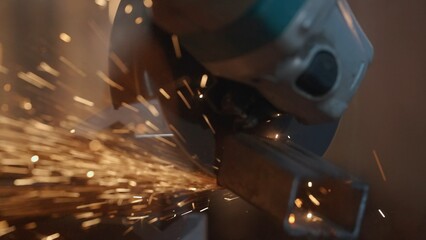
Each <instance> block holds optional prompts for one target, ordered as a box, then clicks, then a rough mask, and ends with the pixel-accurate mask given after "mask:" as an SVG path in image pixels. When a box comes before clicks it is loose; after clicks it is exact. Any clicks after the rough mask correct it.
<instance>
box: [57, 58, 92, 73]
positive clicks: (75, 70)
mask: <svg viewBox="0 0 426 240" xmlns="http://www.w3.org/2000/svg"><path fill="white" fill-rule="evenodd" d="M59 61H61V62H62V63H64V64H65V65H67V66H68V67H69V68H71V70H73V71H74V72H76V73H77V74H78V75H80V76H82V77H86V76H87V75H86V73H85V72H83V71H82V70H81V69H80V68H78V67H77V66H76V65H75V64H74V63H72V62H71V61H70V60H68V59H67V58H65V57H64V56H60V57H59Z"/></svg>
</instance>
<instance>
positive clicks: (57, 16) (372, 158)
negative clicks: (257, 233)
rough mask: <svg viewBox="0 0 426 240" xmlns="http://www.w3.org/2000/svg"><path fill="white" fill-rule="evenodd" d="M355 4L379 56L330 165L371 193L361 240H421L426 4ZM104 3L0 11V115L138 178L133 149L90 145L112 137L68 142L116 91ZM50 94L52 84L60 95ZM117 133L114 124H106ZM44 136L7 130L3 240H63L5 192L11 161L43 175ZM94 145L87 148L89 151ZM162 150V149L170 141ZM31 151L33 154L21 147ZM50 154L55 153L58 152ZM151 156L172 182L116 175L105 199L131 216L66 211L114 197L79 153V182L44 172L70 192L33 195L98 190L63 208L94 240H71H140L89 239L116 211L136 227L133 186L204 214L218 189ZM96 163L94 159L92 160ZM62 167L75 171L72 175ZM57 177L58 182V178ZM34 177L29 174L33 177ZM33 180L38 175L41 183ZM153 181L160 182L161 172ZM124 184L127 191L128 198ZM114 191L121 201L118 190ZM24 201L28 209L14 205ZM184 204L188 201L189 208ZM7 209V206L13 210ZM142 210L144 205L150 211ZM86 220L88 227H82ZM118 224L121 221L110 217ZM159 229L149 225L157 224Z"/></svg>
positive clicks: (49, 2) (4, 2)
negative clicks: (100, 196)
mask: <svg viewBox="0 0 426 240" xmlns="http://www.w3.org/2000/svg"><path fill="white" fill-rule="evenodd" d="M349 3H350V5H351V7H352V9H353V11H354V13H355V15H356V17H357V19H358V21H359V22H360V24H361V26H362V27H363V29H364V31H365V32H366V34H367V35H368V37H369V39H370V40H371V42H372V43H373V45H374V48H375V57H374V61H373V64H372V66H371V67H370V68H369V70H368V72H367V76H366V78H365V79H364V81H363V83H362V85H361V87H360V89H359V91H358V93H357V95H356V96H355V98H354V99H353V101H352V103H351V106H350V108H349V109H348V111H347V112H346V114H345V115H344V117H343V119H342V120H341V122H340V125H339V128H338V131H337V133H336V136H335V138H334V140H333V142H332V144H331V145H330V147H329V149H328V151H327V152H326V154H325V158H326V159H328V160H330V161H332V162H333V163H335V164H336V165H338V166H340V167H342V168H343V169H345V170H347V171H348V172H350V173H352V174H353V175H355V176H358V177H360V178H361V179H363V180H364V181H365V182H367V183H369V184H370V187H371V191H370V199H369V202H368V205H367V211H366V216H365V221H364V223H363V226H362V230H361V236H360V239H424V238H426V233H425V231H424V230H423V229H422V227H423V226H426V207H425V205H424V203H425V202H426V190H425V189H426V188H425V187H424V186H423V184H424V183H425V180H426V175H425V174H424V171H425V169H426V162H425V161H424V158H425V155H426V148H425V147H424V145H425V144H426V139H425V137H426V125H425V122H426V107H425V106H423V105H424V103H426V95H425V94H424V90H425V89H426V81H425V80H426V45H425V44H424V43H426V31H425V30H424V25H425V24H426V1H423V0H407V1H404V2H402V1H397V0H376V1H367V0H356V1H355V0H350V1H349ZM108 4H110V3H109V2H108V1H105V0H94V1H86V0H79V1H75V0H74V1H54V0H37V1H25V0H1V1H0V107H1V110H0V111H1V116H2V118H1V125H0V127H1V129H0V130H5V129H6V127H5V126H8V127H12V129H20V128H22V129H25V126H28V125H30V124H33V123H34V122H31V119H33V120H34V121H37V122H40V123H44V124H47V125H49V126H55V129H56V127H57V128H58V129H60V131H59V132H60V134H58V135H57V136H55V137H57V138H66V139H69V142H66V143H61V144H62V145H64V146H67V147H68V148H64V149H65V150H64V151H66V152H67V153H70V151H69V148H72V146H75V145H76V144H77V146H78V144H81V145H84V146H86V145H88V146H89V150H90V151H92V152H97V153H96V154H93V156H91V157H93V159H97V157H99V156H103V155H105V154H111V155H112V156H115V155H116V156H118V157H117V158H120V159H127V158H128V159H129V160H128V162H117V163H116V165H114V166H118V165H123V164H127V165H128V164H130V165H132V164H134V165H135V168H138V167H141V166H139V165H138V164H139V163H133V162H132V160H131V158H132V157H134V156H135V155H132V154H138V153H136V152H137V151H136V150H135V149H137V147H135V148H134V149H131V150H127V149H126V151H123V150H120V149H119V147H120V146H122V145H126V144H125V143H126V142H124V143H123V144H122V145H120V144H118V147H117V148H113V147H108V146H102V147H103V148H102V150H99V145H97V144H98V142H96V141H95V140H97V139H102V140H105V139H107V140H105V141H110V142H119V139H116V138H113V137H111V136H110V135H108V134H107V133H105V134H106V136H99V135H98V134H96V136H93V133H92V132H90V131H88V132H86V134H85V135H84V138H85V140H81V139H79V138H78V137H70V136H69V134H74V133H73V130H74V131H75V129H76V128H74V126H76V124H77V123H79V122H81V121H85V120H90V119H91V117H92V116H94V115H95V116H96V115H101V114H103V113H105V112H108V110H109V109H110V108H111V102H110V99H109V86H108V84H111V83H108V79H107V78H105V74H107V72H108V66H107V65H108V61H109V60H110V59H114V56H111V55H110V54H109V35H110V31H111V21H110V18H109V13H108ZM128 11H129V14H131V13H132V12H133V13H136V12H137V10H136V9H129V10H128ZM135 24H143V20H140V19H139V20H138V19H137V16H136V15H135ZM49 83H53V85H52V84H49ZM106 83H107V84H106ZM128 110H129V111H131V110H132V109H128ZM70 116H72V117H70ZM16 119H21V120H19V121H18V120H16ZM76 119H78V120H76ZM111 121H112V120H111ZM111 123H113V122H108V123H105V124H107V125H109V124H111ZM73 124H74V125H73ZM77 125H78V124H77ZM148 125H149V124H148ZM145 127H146V126H145ZM151 127H152V126H151ZM142 128H143V126H142ZM41 129H43V126H41ZM38 130H40V129H35V130H31V129H30V130H28V131H30V132H31V133H33V134H34V136H35V137H37V138H36V139H35V140H31V139H30V138H28V139H25V136H29V135H28V134H27V133H28V132H25V131H20V130H19V131H18V130H15V131H8V132H7V131H3V132H2V135H1V138H2V139H0V144H1V145H0V152H1V151H4V152H6V151H8V152H13V153H15V154H16V155H6V154H3V155H1V156H2V159H0V160H1V161H2V166H1V168H0V200H1V201H2V202H1V203H0V206H1V207H2V208H1V210H0V237H4V238H5V239H30V238H31V239H32V238H34V239H43V238H44V239H56V238H63V237H64V235H63V234H62V235H60V236H58V235H55V233H54V232H49V229H52V225H49V224H45V225H44V228H43V224H42V223H41V222H43V221H44V219H45V217H43V218H42V219H38V220H37V221H38V222H37V221H35V222H33V221H31V222H28V221H27V222H25V221H23V220H16V219H21V218H22V217H25V216H40V213H34V212H32V211H30V210H28V211H26V210H25V209H26V206H27V207H28V208H29V209H31V208H33V207H34V204H31V203H30V202H29V201H27V199H31V198H30V197H28V196H27V197H25V194H28V191H27V192H25V193H22V194H23V195H21V193H20V192H19V193H17V192H15V188H14V187H10V186H13V184H12V183H14V184H15V185H19V184H23V185H25V183H26V182H25V181H18V182H16V181H15V180H16V179H26V178H22V175H25V174H26V172H25V171H24V170H23V169H22V168H20V167H17V166H12V167H11V166H10V165H8V164H7V160H8V159H9V160H10V159H13V158H17V159H21V158H25V159H31V162H32V163H34V164H37V162H38V158H42V157H43V156H42V155H41V154H38V155H37V158H34V159H33V158H32V157H34V156H36V155H34V151H39V152H40V151H42V150H43V149H46V147H50V148H52V146H55V145H54V144H53V143H52V144H53V145H49V144H48V143H44V145H43V144H41V145H42V146H41V149H42V150H40V148H39V149H31V148H30V145H31V144H32V143H34V142H33V141H35V142H40V141H41V140H42V139H47V138H46V136H47V135H43V134H42V133H39V132H38ZM43 131H46V130H45V129H44V130H43ZM11 135H14V136H20V137H16V138H14V140H13V141H15V142H14V143H15V145H18V146H11V145H10V144H8V143H10V142H11V140H10V139H9V137H10V136H11ZM87 139H88V140H87ZM124 141H125V140H124ZM90 143H92V144H91V145H90ZM67 144H68V145H67ZM143 144H152V143H149V142H148V143H143ZM157 144H158V143H157ZM161 144H163V145H164V142H163V143H161ZM27 145H28V147H22V146H27ZM104 145H105V144H104ZM166 145H167V143H166ZM149 146H151V145H149ZM43 147H44V148H43ZM5 150H6V151H5ZM160 150H161V149H160ZM49 151H50V150H49ZM51 151H53V150H52V149H51ZM129 152H130V154H129ZM114 154H115V155H114ZM126 154H127V155H126ZM149 154H150V153H147V154H146V155H145V157H146V156H149V159H150V161H152V162H150V163H151V164H152V165H151V166H152V169H153V170H152V171H158V172H161V171H163V172H161V173H164V174H163V176H164V175H166V176H169V178H165V179H163V178H161V179H156V177H155V176H156V175H155V174H153V175H149V176H147V175H144V176H145V177H141V176H139V175H137V174H135V175H134V176H129V175H126V173H125V172H126V171H128V169H121V170H120V169H119V170H113V173H111V176H116V178H118V179H125V180H124V183H121V182H114V183H113V189H115V192H114V193H111V195H112V196H113V197H111V196H109V197H108V198H106V200H108V201H115V202H114V204H116V203H117V202H118V201H124V202H125V203H126V201H127V202H128V205H126V204H124V205H123V206H125V207H124V210H123V209H121V208H120V209H117V208H110V209H104V208H100V209H99V208H96V207H95V208H91V210H90V211H78V212H76V211H74V210H70V209H75V207H76V206H84V204H88V203H93V198H92V197H91V196H92V195H91V194H93V193H96V194H97V193H104V191H107V190H110V188H111V186H109V187H107V188H104V187H105V185H102V183H103V182H102V181H105V179H108V178H107V177H105V176H107V175H108V174H109V173H107V170H108V169H103V170H102V171H103V172H102V171H101V170H94V168H99V165H100V163H101V162H99V161H92V160H90V161H92V162H91V163H95V166H94V167H93V165H88V166H87V165H84V164H87V163H88V162H90V161H89V160H87V156H86V158H85V157H84V156H81V154H80V155H78V153H75V152H74V153H71V155H73V157H75V156H76V155H77V156H79V158H80V162H78V163H77V164H79V165H78V166H74V167H75V168H76V169H77V168H78V169H82V170H81V172H78V171H75V172H73V174H72V176H68V175H66V173H64V172H60V171H59V170H52V169H50V168H49V166H46V167H45V168H42V169H44V170H49V171H50V172H49V176H50V177H55V176H56V175H57V176H62V177H63V176H68V178H66V179H65V180H64V182H61V181H62V180H63V179H62V180H61V179H59V180H58V179H53V180H55V181H58V182H53V183H52V182H49V181H53V180H52V178H49V181H47V182H46V181H43V180H45V179H39V180H40V181H39V182H40V183H39V184H42V187H41V190H40V189H39V190H38V192H36V193H35V194H40V193H43V194H47V195H49V194H53V195H54V196H56V197H58V195H57V194H59V196H62V197H63V195H67V194H68V195H67V196H68V197H69V196H70V193H72V192H74V193H75V191H80V190H81V189H79V190H75V188H66V187H64V186H85V187H87V186H90V187H94V188H93V189H92V188H91V189H86V190H85V191H86V193H87V195H84V196H82V195H81V196H80V195H79V196H78V197H77V198H78V199H79V200H78V201H76V202H74V203H72V204H70V205H66V206H65V205H62V206H63V208H60V209H56V210H58V211H61V212H65V213H68V214H69V215H73V216H74V215H75V214H80V215H79V216H80V217H81V218H80V219H81V222H79V223H78V224H77V225H78V229H80V224H82V223H84V222H86V224H85V226H86V227H87V229H88V230H87V231H88V232H89V233H87V234H88V235H87V234H86V235H84V234H83V233H79V232H77V231H76V232H69V233H68V234H69V235H67V236H74V239H83V238H88V236H89V237H90V238H91V239H96V237H98V238H99V239H102V237H104V238H103V239H105V236H104V235H100V233H101V232H103V233H104V234H105V232H108V233H109V234H110V235H108V236H110V237H111V238H113V236H114V238H116V239H120V238H124V237H129V238H132V239H138V238H139V237H138V235H137V234H133V233H132V234H133V235H131V236H129V235H123V234H122V233H123V232H125V231H128V229H129V228H130V227H129V226H131V225H125V227H123V226H121V225H120V224H121V222H120V224H118V225H120V226H119V227H117V228H116V229H115V228H114V227H111V226H117V224H115V225H114V224H111V225H107V227H105V225H103V226H100V227H98V229H97V230H96V231H95V232H91V231H94V230H91V229H90V227H91V226H94V225H96V224H97V223H99V222H97V221H93V220H96V219H98V218H96V216H97V214H101V215H102V216H104V215H105V216H111V215H120V214H117V212H118V213H123V216H126V217H131V216H130V215H126V214H130V212H131V211H127V210H129V209H132V208H133V206H135V205H136V206H139V207H140V208H143V207H141V206H140V205H141V202H133V201H135V200H138V199H137V198H134V195H135V194H133V195H132V194H130V195H129V196H125V197H123V195H120V194H123V192H122V191H124V192H126V191H127V190H123V189H128V188H127V187H128V186H131V187H133V186H132V185H135V184H136V183H137V185H138V186H139V184H141V182H144V184H145V185H143V186H151V189H153V190H155V191H158V192H159V193H170V192H173V193H176V192H177V193H179V194H180V195H179V194H178V196H173V197H169V198H171V200H170V199H169V200H170V202H182V201H184V203H185V204H184V205H186V204H188V203H189V205H192V204H191V203H193V202H196V204H197V206H196V207H194V206H192V207H190V208H188V209H186V208H185V209H181V210H179V211H180V213H181V214H182V213H186V212H188V211H189V209H192V210H194V211H195V210H196V211H198V212H200V211H201V210H203V209H204V208H205V207H206V205H205V203H203V201H204V200H203V197H202V196H201V197H199V195H200V194H201V195H202V194H203V192H204V191H211V190H214V189H216V186H215V184H214V179H210V178H208V177H205V176H202V175H200V174H199V173H197V172H196V171H195V170H194V169H193V166H188V165H190V164H185V163H176V164H177V165H179V166H180V168H179V171H178V170H176V171H178V172H175V173H173V174H174V175H173V174H170V171H169V170H167V169H166V170H164V169H165V168H167V166H169V164H165V163H164V162H162V161H160V160H158V159H153V158H152V156H151V155H149ZM89 155H90V154H89ZM123 156H124V158H123ZM169 156H171V157H170V158H172V159H174V158H176V159H178V157H179V156H178V153H173V152H170V153H169ZM91 157H90V156H89V158H91ZM126 157H127V158H126ZM170 158H169V159H170ZM33 160H34V161H33ZM58 161H61V164H62V163H64V162H63V161H62V160H58ZM176 162H179V161H176ZM40 163H41V162H40ZM25 164H27V163H25ZM182 164H183V165H182ZM181 165H182V166H181ZM63 166H65V167H66V168H70V166H68V165H63ZM81 166H84V167H81ZM107 166H109V167H111V166H112V165H107ZM143 167H146V166H143ZM169 167H170V166H169ZM117 168H118V167H117ZM55 171H56V172H57V171H59V173H56V172H55ZM166 173H167V174H170V175H167V174H166ZM32 174H33V175H34V173H32ZM38 174H41V175H42V176H43V173H41V172H38ZM102 174H105V175H102ZM114 174H115V175H114ZM185 174H186V177H183V178H182V180H181V182H179V184H177V185H172V184H169V185H167V183H164V182H167V181H168V180H171V178H173V179H176V176H183V175H185ZM158 175H159V173H157V176H158ZM111 176H110V177H111ZM117 176H118V177H117ZM98 177H99V178H98ZM148 178H151V180H152V182H150V183H146V181H151V180H149V179H148ZM194 179H195V180H194ZM91 181H92V182H91ZM93 181H94V182H93ZM134 182H136V183H134ZM17 183H18V184H17ZM51 183H52V184H58V183H59V184H60V185H59V186H61V188H60V191H62V190H64V191H66V194H65V193H64V192H60V191H59V190H58V189H56V190H57V191H56V192H53V193H52V192H43V186H49V185H48V184H51ZM160 183H163V185H161V184H160ZM43 184H44V185H43ZM61 184H62V185H61ZM79 184H80V185H79ZM123 184H124V185H126V186H127V187H123V186H124V185H123ZM147 184H148V185H147ZM164 184H165V185H164ZM129 188H130V187H129ZM117 189H120V190H119V191H116V190H117ZM131 189H132V190H131V191H132V192H131V193H133V191H134V188H131ZM170 189H172V190H170ZM194 189H197V190H194ZM40 191H41V192H40ZM120 191H121V192H120ZM188 192H189V193H188ZM55 194H56V195H55ZM61 194H62V195H61ZM143 194H144V195H143V196H142V197H143V199H145V198H147V200H146V201H149V199H151V200H150V204H151V203H152V201H153V198H154V197H155V196H154V197H152V193H151V192H144V193H143ZM194 194H195V195H194ZM197 194H198V195H197ZM71 195H72V194H71ZM188 196H190V197H188ZM12 197H16V198H12ZM233 197H234V196H230V197H229V198H230V199H232V198H233ZM19 199H21V201H18V200H19ZM111 199H113V200H111ZM120 199H121V200H120ZM185 199H190V200H186V202H185ZM194 199H197V200H194ZM6 200H8V201H12V202H9V203H6ZM104 200H105V199H104ZM13 201H14V202H13ZM50 201H51V198H49V196H47V197H46V198H45V199H44V201H42V202H40V203H39V204H50V203H51V202H50ZM144 201H145V200H144ZM154 201H155V199H154ZM165 202H167V201H165ZM17 203H19V204H17ZM142 203H144V204H145V202H142ZM2 204H4V205H2ZM7 204H9V205H7ZM138 204H139V205H138ZM162 204H166V203H164V202H162V203H161V202H158V203H157V205H158V206H160V205H162ZM166 205H167V204H166ZM68 207H70V208H68ZM89 207H90V206H89ZM161 209H163V208H161ZM98 210H99V211H98ZM151 210H152V209H150V211H151ZM173 210H175V209H173ZM173 210H171V211H173ZM192 210H191V211H192ZM19 211H21V213H20V214H15V215H14V214H13V213H14V212H19ZM54 212H55V209H52V211H49V212H48V214H49V218H52V215H51V214H53V218H54V217H55V216H54ZM88 212H89V213H88ZM111 212H112V213H113V214H111ZM46 213H47V212H46ZM84 213H85V214H86V215H87V214H88V215H89V217H88V218H85V217H84V215H83V216H81V214H84ZM90 213H91V214H92V215H90ZM169 214H171V216H173V214H174V213H172V212H168V213H163V215H162V216H163V217H164V216H168V215H169ZM93 215H95V217H93ZM101 215H99V216H101ZM224 215H225V214H224ZM144 216H145V213H144V214H141V215H140V216H139V217H140V218H139V220H140V219H143V217H144ZM6 219H7V220H8V221H6ZM10 219H12V220H10ZM112 219H115V216H114V217H112ZM127 219H128V218H127ZM152 219H155V217H150V218H149V220H150V221H151V220H152ZM14 221H15V222H14ZM61 221H62V222H61V224H59V225H61V226H60V227H58V226H57V227H58V228H61V229H62V230H63V229H67V227H64V226H66V224H68V226H70V227H69V229H74V228H72V227H71V226H73V224H74V225H75V224H76V223H75V222H74V221H71V220H69V219H65V218H62V220H61ZM90 221H92V222H90ZM117 221H121V220H117ZM188 221H190V220H188ZM200 221H201V220H200ZM11 222H12V223H13V222H14V223H16V224H15V225H16V226H21V225H22V226H23V227H22V229H25V231H24V232H23V233H22V234H21V235H20V234H18V233H16V234H13V232H14V231H16V229H17V228H13V226H15V225H12V224H11ZM155 222H156V221H152V223H155ZM33 223H34V224H36V225H37V224H38V226H39V227H40V229H39V232H38V233H37V234H35V233H34V232H33V231H32V230H34V224H33ZM19 224H20V225H19ZM191 226H192V225H191ZM252 227H253V226H252ZM76 228H77V227H76ZM194 228H195V227H194ZM19 229H20V228H18V230H19ZM92 229H93V228H92ZM107 229H108V230H107ZM131 230H132V229H131ZM131 230H130V231H131ZM64 231H65V230H64ZM69 231H70V230H69ZM114 231H115V232H117V234H116V236H115V235H114V234H112V233H111V232H114ZM130 231H129V232H130ZM29 232H31V234H30V233H29ZM118 232H119V233H118ZM9 233H10V234H9ZM29 236H31V237H29ZM48 237H50V238H48ZM67 239H68V238H67ZM243 239H244V238H243Z"/></svg>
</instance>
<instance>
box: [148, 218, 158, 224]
mask: <svg viewBox="0 0 426 240" xmlns="http://www.w3.org/2000/svg"><path fill="white" fill-rule="evenodd" d="M156 221H158V218H153V219H151V220H149V221H148V223H149V224H152V223H155V222H156Z"/></svg>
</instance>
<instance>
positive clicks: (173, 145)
mask: <svg viewBox="0 0 426 240" xmlns="http://www.w3.org/2000/svg"><path fill="white" fill-rule="evenodd" d="M155 139H157V140H159V141H160V142H162V143H165V144H167V145H169V146H170V147H173V148H175V147H176V144H175V143H173V142H171V141H169V140H167V139H165V138H163V137H155Z"/></svg>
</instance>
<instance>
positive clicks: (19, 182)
mask: <svg viewBox="0 0 426 240" xmlns="http://www.w3.org/2000/svg"><path fill="white" fill-rule="evenodd" d="M34 183H35V181H34V180H33V179H30V178H26V179H15V181H13V184H14V185H15V186H27V185H32V184H34Z"/></svg>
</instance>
